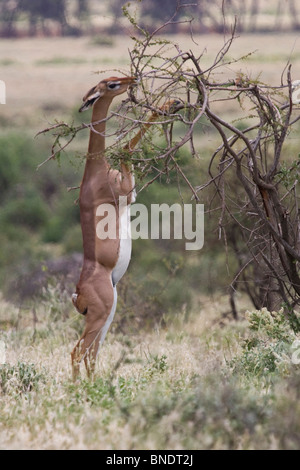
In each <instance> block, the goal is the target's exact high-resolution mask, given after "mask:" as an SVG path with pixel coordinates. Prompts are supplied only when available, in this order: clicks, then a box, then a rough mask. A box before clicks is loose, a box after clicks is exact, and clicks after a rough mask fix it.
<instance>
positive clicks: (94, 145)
mask: <svg viewBox="0 0 300 470" xmlns="http://www.w3.org/2000/svg"><path fill="white" fill-rule="evenodd" d="M111 102H112V99H111V98H105V97H102V98H100V99H99V101H97V102H96V103H95V104H94V107H93V114H92V120H91V126H92V127H91V130H90V140H89V145H88V154H87V160H86V164H87V166H88V167H89V166H92V167H95V166H96V167H97V166H98V167H99V166H103V165H105V167H106V168H107V162H106V160H105V158H104V152H105V129H106V121H105V119H106V117H107V113H108V109H109V106H110V104H111Z"/></svg>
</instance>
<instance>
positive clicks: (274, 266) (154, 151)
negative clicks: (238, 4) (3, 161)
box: [42, 6, 300, 316]
mask: <svg viewBox="0 0 300 470" xmlns="http://www.w3.org/2000/svg"><path fill="white" fill-rule="evenodd" d="M178 7H179V6H178ZM125 14H126V15H127V16H128V17H129V20H130V22H131V24H132V25H133V26H135V27H136V30H137V37H135V38H134V46H133V48H132V49H131V51H130V52H129V56H130V61H131V72H130V73H131V75H133V74H135V75H136V76H137V77H138V78H139V86H138V87H137V88H135V89H130V91H129V95H128V99H126V100H125V101H123V102H122V104H121V105H120V106H119V108H118V109H117V110H116V111H113V112H112V113H111V114H110V116H108V118H107V120H108V121H110V119H111V118H112V117H113V118H114V120H115V119H116V120H117V121H118V129H117V130H113V132H112V133H108V134H107V135H109V136H110V137H112V136H113V137H114V139H115V141H114V142H113V143H112V144H110V145H109V146H108V148H107V151H106V156H107V158H109V159H110V161H111V163H112V164H113V165H118V162H119V161H120V160H121V159H122V158H124V152H125V150H124V149H126V141H128V140H129V139H130V137H131V136H132V135H133V134H134V133H136V132H137V131H138V130H140V129H141V128H142V126H143V125H144V124H145V123H146V122H147V116H148V115H149V112H150V113H151V112H155V113H158V114H159V115H161V117H160V118H159V120H158V121H156V122H155V123H154V122H153V124H151V128H152V129H153V132H152V133H151V132H150V134H151V135H150V137H149V136H148V137H146V136H145V138H143V139H142V142H140V144H139V146H138V147H137V148H136V149H135V151H134V152H131V153H130V155H129V154H128V155H126V158H128V160H129V161H131V163H132V165H133V168H134V170H135V172H136V173H137V174H138V176H139V179H140V182H141V188H140V191H142V190H144V189H145V188H146V187H148V186H149V185H150V184H152V183H154V182H155V181H157V180H158V179H159V178H160V177H161V175H169V174H170V173H171V172H173V173H174V172H175V174H176V178H178V179H181V180H183V181H184V183H185V184H186V185H187V187H188V189H189V191H190V194H191V197H192V199H194V200H195V201H196V202H199V201H200V198H201V197H202V196H201V195H202V193H203V194H204V192H206V194H208V195H209V198H210V201H211V205H212V210H213V211H214V210H216V207H217V208H218V210H219V211H220V214H219V217H218V219H217V222H216V227H217V228H218V229H219V233H220V234H223V237H224V240H225V241H226V244H227V248H228V249H230V250H231V251H232V252H233V253H234V254H235V256H236V258H237V260H238V262H237V264H238V269H237V271H236V273H235V274H234V275H233V281H232V283H231V287H230V299H231V305H232V310H233V313H234V315H235V316H236V315H237V313H236V306H235V304H234V293H235V291H236V290H237V289H238V288H239V286H240V285H241V286H243V288H244V290H245V291H246V292H247V294H248V295H249V297H250V298H251V300H252V301H253V303H254V305H255V306H256V307H258V308H260V307H262V306H267V307H268V308H270V309H272V308H278V306H279V305H280V304H282V303H284V304H285V305H286V306H287V307H288V309H289V312H292V311H293V309H294V307H295V306H296V305H298V304H299V298H300V297H299V296H300V274H299V262H300V252H299V247H300V241H299V240H300V213H299V209H298V208H299V196H298V190H297V184H298V181H299V178H300V175H299V167H300V161H299V157H297V156H294V157H293V155H288V154H287V153H286V149H285V144H286V141H287V139H288V137H289V133H290V132H291V131H292V130H293V128H295V126H296V125H297V123H298V121H299V119H300V115H299V106H297V104H294V103H293V100H292V92H293V81H292V69H291V65H289V67H288V68H287V76H286V84H283V83H282V84H281V85H279V86H273V85H272V86H271V85H270V86H269V85H266V84H263V83H260V82H259V81H258V80H253V79H251V78H249V77H248V76H247V75H245V74H242V73H238V74H234V76H233V77H232V76H231V77H229V78H228V80H225V81H224V79H223V80H222V81H220V80H218V77H219V76H220V74H219V72H220V68H222V67H225V70H226V72H227V69H226V65H227V64H229V63H232V59H227V56H228V52H229V50H230V48H231V46H232V43H233V42H234V40H235V30H236V24H234V26H233V28H232V33H231V36H230V37H229V39H228V40H227V41H225V44H224V46H223V47H222V48H221V50H220V51H219V52H218V54H217V55H216V57H215V59H214V61H213V63H212V65H211V66H210V67H206V68H205V69H203V67H202V63H201V62H202V58H203V56H204V51H203V52H201V54H198V55H195V53H194V52H193V51H192V50H187V51H183V50H182V49H181V48H180V46H179V45H178V44H173V43H172V42H170V41H167V40H165V39H161V38H159V37H158V33H161V32H163V29H164V27H166V26H168V24H170V23H171V22H173V21H174V18H171V19H170V21H169V22H167V23H165V25H162V26H159V27H158V28H157V29H156V30H155V31H153V32H152V33H149V32H147V31H145V30H144V29H142V28H141V27H139V26H138V25H137V24H136V22H135V20H134V18H132V17H130V15H129V13H128V11H125ZM174 17H175V16H174ZM240 60H243V58H241V59H240ZM216 70H218V73H216ZM279 79H280V80H281V77H279ZM169 99H176V100H177V106H176V109H172V110H171V111H172V112H169V113H167V114H166V113H163V112H162V111H161V109H160V107H161V105H162V104H163V103H164V102H165V101H166V100H169ZM229 101H230V102H231V103H234V104H235V106H236V115H237V117H238V118H239V120H238V121H237V124H236V122H234V123H232V122H229V121H228V120H227V119H226V117H224V114H225V113H224V112H223V110H224V103H226V102H229ZM245 110H246V112H245ZM249 115H251V119H252V120H253V121H254V124H252V125H249ZM176 126H177V127H176ZM161 127H163V131H164V132H163V133H160V135H157V134H159V132H160V131H161ZM86 128H91V129H92V130H93V124H85V123H84V124H82V125H80V126H77V127H74V126H72V125H67V124H66V123H55V124H54V125H53V126H49V127H48V128H47V129H44V131H42V132H44V133H46V132H53V135H54V144H53V146H52V150H51V155H50V157H48V159H47V160H46V161H45V162H48V161H49V160H50V159H55V158H56V157H57V155H58V154H60V152H61V151H63V150H65V149H66V148H67V146H68V145H69V144H70V143H71V142H72V141H73V139H74V137H75V136H76V135H77V133H78V132H80V131H81V130H83V129H86ZM176 129H179V130H177V132H176ZM205 129H209V131H210V132H214V135H215V136H216V140H218V144H217V148H216V150H215V151H214V152H212V155H211V156H210V157H209V158H208V159H207V161H206V172H207V176H206V177H204V174H203V172H201V173H200V172H199V175H198V176H197V177H194V178H193V179H191V178H189V177H188V176H187V174H186V171H185V169H184V168H183V165H182V163H181V160H180V154H181V151H183V147H184V148H185V149H186V148H187V147H188V149H189V154H190V155H189V159H190V162H191V164H192V162H193V161H200V162H201V154H200V157H199V144H197V143H196V142H197V141H198V140H199V137H201V135H203V133H204V131H205ZM162 140H163V142H162ZM45 162H44V163H45ZM202 166H203V165H202ZM233 188H234V189H233ZM216 198H218V202H217V205H216V203H215V202H214V201H215V200H217V199H216ZM215 206H216V207H215Z"/></svg>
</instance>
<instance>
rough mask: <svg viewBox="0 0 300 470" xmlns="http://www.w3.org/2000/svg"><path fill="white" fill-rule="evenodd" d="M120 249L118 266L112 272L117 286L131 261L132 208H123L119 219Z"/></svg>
mask: <svg viewBox="0 0 300 470" xmlns="http://www.w3.org/2000/svg"><path fill="white" fill-rule="evenodd" d="M119 236H120V248H119V257H118V261H117V264H116V266H115V267H114V269H113V272H112V282H113V285H114V286H115V285H116V284H117V283H118V282H119V280H120V279H121V278H122V277H123V275H124V274H125V273H126V271H127V268H128V266H129V263H130V259H131V247H132V242H131V230H130V206H127V205H126V207H123V208H122V212H121V213H120V218H119Z"/></svg>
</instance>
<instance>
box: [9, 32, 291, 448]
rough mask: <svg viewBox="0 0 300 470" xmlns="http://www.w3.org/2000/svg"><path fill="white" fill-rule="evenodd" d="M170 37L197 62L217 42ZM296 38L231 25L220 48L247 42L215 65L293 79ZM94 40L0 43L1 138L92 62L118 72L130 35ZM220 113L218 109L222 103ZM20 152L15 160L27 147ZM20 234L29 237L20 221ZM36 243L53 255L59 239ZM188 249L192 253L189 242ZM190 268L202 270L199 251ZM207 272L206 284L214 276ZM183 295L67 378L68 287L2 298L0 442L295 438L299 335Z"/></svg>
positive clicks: (42, 112) (281, 323)
mask: <svg viewBox="0 0 300 470" xmlns="http://www.w3.org/2000/svg"><path fill="white" fill-rule="evenodd" d="M174 41H178V42H180V45H181V48H182V49H184V48H187V49H188V48H193V49H195V48H197V49H198V50H199V52H201V51H202V50H204V49H206V50H207V52H206V54H205V55H204V56H203V60H204V61H207V63H208V64H210V63H211V61H212V60H213V58H214V57H215V54H216V53H217V52H218V51H219V50H220V47H221V46H222V44H223V41H224V39H223V37H222V36H214V35H209V36H201V37H197V38H195V41H196V42H197V43H198V45H196V44H195V43H191V39H190V38H189V37H180V38H179V37H177V38H174ZM298 41H299V39H298ZM298 41H297V37H296V36H295V35H294V34H282V35H281V36H280V37H278V35H271V34H269V35H263V36H242V37H241V38H239V39H237V40H236V41H235V43H234V45H233V48H232V49H231V52H230V53H231V55H232V56H233V57H239V56H243V55H245V54H247V53H248V52H251V51H256V50H257V52H256V53H255V54H253V55H251V56H250V57H249V58H248V59H247V60H245V61H243V63H242V64H239V63H238V64H233V65H232V66H229V67H227V69H226V73H228V76H227V77H226V78H228V77H234V76H235V74H236V73H238V72H239V71H240V70H241V69H242V71H243V73H245V71H246V73H247V74H249V75H250V76H251V77H252V78H256V77H258V76H259V79H260V80H261V81H264V82H267V83H269V84H274V85H276V84H279V83H280V78H281V73H282V71H283V69H284V67H285V65H286V63H287V61H288V60H290V61H291V62H292V63H293V68H292V74H293V79H295V80H296V79H299V78H300V55H299V43H298ZM101 42H103V41H102V40H101V38H98V40H97V41H92V40H91V39H90V38H80V39H70V38H63V39H59V38H53V39H22V41H18V40H14V41H9V40H1V42H0V50H1V54H0V55H1V60H0V64H1V77H0V78H1V79H2V80H4V81H5V82H6V86H7V104H6V105H5V106H2V105H1V118H0V119H1V124H2V130H1V138H7V136H9V135H10V133H14V135H16V134H25V135H26V136H27V138H29V139H33V136H34V135H35V133H36V132H37V131H39V130H40V129H41V128H44V127H46V126H47V125H48V124H49V122H52V121H53V119H54V118H57V119H59V120H60V119H65V118H69V117H70V115H71V116H75V109H77V108H78V107H79V105H80V100H81V97H82V96H83V95H84V94H85V92H86V91H87V90H88V89H89V88H90V87H91V86H93V85H94V84H95V82H97V81H98V80H99V79H100V77H102V76H103V75H104V73H103V74H101V75H100V76H97V75H93V73H94V72H97V71H99V70H101V71H103V72H104V71H105V75H115V73H116V72H115V70H116V69H117V70H119V71H122V72H124V73H128V63H129V60H128V55H127V50H128V48H129V47H131V41H130V39H124V37H114V38H113V40H112V44H109V45H106V46H104V45H103V44H101ZM222 73H225V72H224V70H223V71H222ZM226 113H227V114H228V116H229V117H230V113H231V109H230V108H228V109H226ZM231 118H232V119H233V118H234V116H231ZM76 119H77V118H76ZM86 137H87V134H86V135H85V138H82V139H79V140H78V142H77V143H76V145H77V146H78V148H76V150H79V151H83V150H84V149H85V146H86ZM40 139H41V137H39V138H38V139H36V140H35V141H34V143H33V145H41V147H39V148H40V149H42V150H41V155H39V156H38V160H37V161H36V164H38V163H39V162H41V161H43V160H44V159H45V158H46V157H47V152H48V151H49V147H47V145H45V144H39V142H40ZM199 144H200V145H202V146H203V148H205V146H207V148H208V149H209V148H211V146H213V142H211V141H207V137H206V136H199ZM295 145H296V146H297V144H296V143H295ZM45 147H47V148H45ZM74 149H75V147H74ZM20 151H21V152H22V150H20ZM22 158H23V159H24V160H26V158H27V154H26V152H24V155H22ZM51 164H52V167H51ZM49 165H50V166H49ZM49 165H48V167H46V169H44V170H43V171H44V172H45V173H44V176H45V174H47V171H49V173H51V175H52V176H51V177H52V178H53V171H54V170H53V166H55V162H50V164H49ZM50 168H51V169H50ZM48 169H49V170H48ZM70 171H74V169H72V170H71V169H70ZM80 171H81V170H78V169H77V174H78V178H79V180H80V174H81V173H80ZM58 175H59V173H58ZM58 177H59V176H58ZM34 178H35V179H36V178H38V176H37V175H36V174H35V176H34ZM54 210H55V209H54ZM13 236H14V237H15V236H16V235H15V234H13ZM22 236H24V237H25V236H32V239H33V243H36V242H37V236H36V234H34V233H32V232H31V233H30V232H22ZM208 236H209V234H206V237H208ZM22 242H24V243H27V240H25V238H24V239H23V240H19V243H22ZM48 242H49V240H48ZM44 247H45V250H48V251H50V252H53V253H55V254H60V252H61V247H60V244H59V243H56V244H54V243H48V244H46V243H45V245H44ZM15 249H16V248H15ZM150 254H151V253H150ZM154 255H155V254H154V253H153V256H154ZM9 256H11V257H12V258H13V256H14V253H13V252H11V253H8V255H7V257H8V258H9ZM148 256H150V255H148ZM3 257H4V255H2V258H3ZM198 257H199V259H200V261H201V253H199V254H198ZM2 258H1V259H2ZM157 262H158V261H157ZM133 263H134V260H133ZM224 263H225V258H224ZM133 266H134V265H133ZM206 267H207V264H205V265H204V267H203V271H204V272H203V273H202V276H203V279H204V278H205V276H206V272H205V270H206ZM132 269H133V268H132ZM197 269H198V270H201V262H200V263H199V265H197ZM226 269H227V268H226ZM226 269H224V272H225V271H226ZM228 269H229V268H228ZM2 276H3V274H2ZM210 282H213V283H215V284H217V283H218V279H215V281H214V280H213V279H211V278H210ZM139 295H140V296H142V295H143V293H142V291H140V294H139ZM192 300H193V302H192V308H191V310H190V312H189V313H187V312H186V311H185V309H184V308H183V307H182V306H180V307H178V308H177V309H176V305H174V304H173V306H172V310H171V311H169V312H168V313H166V314H165V315H164V318H163V321H162V322H161V324H160V323H159V322H158V323H157V325H156V327H155V328H152V329H149V328H148V329H146V328H145V329H144V328H143V326H141V327H140V328H139V329H137V328H136V327H135V328H134V329H132V330H131V329H130V325H129V326H128V325H127V326H126V328H125V331H124V330H123V331H122V329H118V330H114V327H113V328H112V329H111V332H110V333H109V334H108V336H107V339H106V341H105V343H104V346H103V348H102V350H101V352H100V354H99V364H98V367H97V371H96V374H95V379H94V381H88V380H86V378H85V375H84V373H83V374H82V379H81V380H80V381H79V382H78V383H75V384H74V383H73V382H72V381H71V367H70V355H69V353H70V351H71V349H72V347H73V346H74V344H75V341H76V339H77V338H78V335H79V334H80V332H81V330H82V327H83V320H82V317H80V316H79V315H78V314H77V313H76V312H74V311H73V308H72V306H71V303H70V299H69V297H68V296H67V295H66V294H64V293H61V291H60V290H59V289H58V287H57V286H56V285H55V284H54V286H53V285H52V286H51V285H50V286H49V287H48V289H46V290H45V292H44V296H43V299H42V300H40V301H38V302H34V303H28V304H26V306H24V305H23V304H20V305H17V306H16V305H14V304H13V303H12V302H9V301H8V300H4V299H2V300H1V303H0V321H1V337H0V339H1V341H2V342H4V343H5V346H6V360H5V364H3V365H2V366H1V368H0V447H1V448H2V449H175V450H178V449H299V447H300V401H299V398H300V397H299V394H300V392H299V390H300V376H299V365H298V364H297V363H298V349H297V348H298V347H299V346H298V343H297V342H296V341H297V340H299V339H300V338H299V333H295V330H294V329H293V328H292V326H291V325H289V323H288V321H287V320H286V318H285V317H284V315H283V313H281V312H277V313H276V314H275V313H274V314H271V313H270V312H267V311H265V310H264V311H262V312H260V313H257V312H255V311H253V309H252V307H251V305H249V303H247V301H246V299H244V298H243V297H242V296H241V297H240V298H239V299H238V300H239V304H238V306H239V314H240V319H239V321H237V322H236V321H233V320H232V319H231V316H230V315H226V316H224V313H226V312H227V313H228V310H229V305H228V299H227V297H226V296H224V295H222V293H221V294H220V293H218V292H214V289H212V288H211V289H210V292H209V294H208V293H207V292H206V293H205V292H203V291H202V290H201V289H200V288H199V291H198V292H196V290H194V298H193V299H192ZM247 310H249V312H250V313H247V314H246V311H247ZM116 321H118V310H117V314H116ZM2 344H3V343H2ZM292 358H293V360H292Z"/></svg>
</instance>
